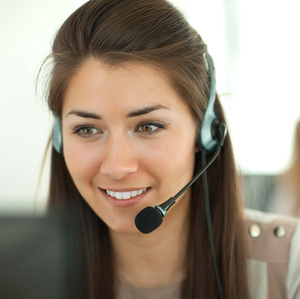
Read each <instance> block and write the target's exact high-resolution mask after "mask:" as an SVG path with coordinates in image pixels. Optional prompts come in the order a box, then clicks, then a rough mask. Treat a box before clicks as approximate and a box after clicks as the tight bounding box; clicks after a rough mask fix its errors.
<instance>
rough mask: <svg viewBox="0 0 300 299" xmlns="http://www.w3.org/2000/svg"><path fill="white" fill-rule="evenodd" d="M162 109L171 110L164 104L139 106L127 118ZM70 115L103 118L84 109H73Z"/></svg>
mask: <svg viewBox="0 0 300 299" xmlns="http://www.w3.org/2000/svg"><path fill="white" fill-rule="evenodd" d="M160 109H167V110H169V108H167V107H165V106H162V105H153V106H147V107H142V108H139V109H137V110H134V111H132V112H129V113H128V114H127V115H126V118H131V117H137V116H140V115H144V114H148V113H150V112H153V111H156V110H160ZM69 115H76V116H79V117H83V118H92V119H97V120H101V119H102V118H103V117H102V116H101V115H98V114H96V113H91V112H87V111H82V110H72V111H70V112H69V113H68V114H67V115H66V117H67V116H69Z"/></svg>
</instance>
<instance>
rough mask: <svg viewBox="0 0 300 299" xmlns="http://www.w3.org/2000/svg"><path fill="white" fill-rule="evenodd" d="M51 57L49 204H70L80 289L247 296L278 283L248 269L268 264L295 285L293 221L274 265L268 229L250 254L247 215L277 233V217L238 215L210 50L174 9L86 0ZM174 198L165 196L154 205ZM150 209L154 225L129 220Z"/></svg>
mask: <svg viewBox="0 0 300 299" xmlns="http://www.w3.org/2000/svg"><path fill="white" fill-rule="evenodd" d="M49 57H50V58H51V59H52V62H53V69H52V74H51V77H50V81H49V94H48V105H49V108H50V110H51V111H52V112H53V114H54V116H55V118H56V126H55V129H54V131H53V132H54V134H53V135H54V137H53V148H52V157H51V161H52V165H51V182H50V193H49V202H48V207H49V211H52V210H54V209H56V208H60V209H62V210H63V211H64V212H70V213H71V218H72V220H73V222H72V224H73V225H74V227H75V228H76V232H77V241H78V243H77V244H75V246H74V248H76V249H79V254H80V256H79V259H80V263H81V266H80V269H78V276H79V284H80V286H81V292H82V294H81V297H82V298H105V299H113V298H116V299H124V298H143V299H144V298H156V299H169V298H172V299H179V298H182V299H183V298H184V299H199V298H226V299H240V298H243V299H247V298H249V296H250V295H249V286H250V294H251V296H252V298H267V297H266V296H265V297H262V296H261V294H262V293H264V292H265V293H266V292H268V291H270V293H269V295H270V297H272V293H271V291H272V292H274V290H275V289H274V288H271V286H272V284H270V285H266V284H258V283H255V279H257V278H259V279H260V281H265V282H266V281H271V278H270V277H271V276H270V277H269V276H268V275H270V273H276V275H277V276H276V277H275V278H274V280H272V281H274V282H275V281H276V282H278V281H280V284H277V283H276V285H280V288H281V289H280V291H281V293H282V294H286V293H287V281H289V282H290V281H291V282H292V288H290V290H289V294H292V296H293V295H295V296H297V295H299V289H300V288H298V287H297V286H298V283H299V281H297V279H295V277H296V276H297V275H294V276H293V278H292V279H291V278H290V276H289V278H288V280H287V279H286V276H285V275H286V273H287V271H285V269H286V268H287V264H288V263H290V265H292V266H291V267H289V273H292V274H295V273H296V274H297V273H298V272H299V270H295V269H294V268H293V265H294V263H293V261H294V260H295V259H296V258H297V253H298V254H299V252H300V250H298V249H299V246H298V245H297V243H296V242H295V241H294V240H297V236H296V235H297V234H299V225H298V226H297V223H296V222H295V221H294V220H293V221H292V220H285V221H287V222H284V223H288V234H287V236H288V237H287V238H286V239H285V240H283V242H281V243H280V244H281V246H282V247H280V248H283V249H284V254H285V255H284V257H286V258H285V259H284V262H283V263H282V264H281V267H282V268H280V269H281V270H282V271H267V270H266V269H267V266H268V263H269V262H270V260H269V259H268V254H267V255H263V256H260V255H259V254H257V251H256V250H255V249H256V248H258V245H259V246H261V247H262V248H265V247H266V246H267V245H266V242H267V241H268V240H269V238H267V236H268V234H266V236H265V237H263V238H259V239H258V241H257V242H254V241H253V240H252V239H251V240H250V241H251V242H248V243H249V244H250V245H249V244H248V247H249V252H250V253H249V256H248V255H247V246H246V229H245V227H247V228H248V226H249V225H252V224H253V221H254V224H255V225H256V226H255V227H256V228H257V226H258V225H262V227H264V228H266V230H268V231H269V232H271V233H272V232H273V230H274V229H273V228H272V225H273V222H272V221H271V220H270V219H272V218H267V219H265V218H264V217H261V216H256V214H252V213H251V214H249V215H250V216H247V217H249V218H251V219H250V220H246V219H245V218H244V213H243V210H242V207H241V201H240V197H239V189H238V185H239V184H238V180H237V172H236V168H235V162H234V157H233V153H232V147H231V141H230V137H229V136H226V124H225V117H224V114H223V110H222V107H221V105H220V102H219V98H218V96H217V95H216V92H215V83H216V82H215V72H214V67H213V62H212V59H211V57H210V55H209V53H208V52H207V47H206V45H205V44H204V42H203V41H202V39H201V37H200V35H199V34H198V33H197V32H196V31H195V30H194V29H193V28H192V27H191V26H190V25H189V24H188V22H187V21H186V20H185V19H184V17H183V15H182V14H181V13H180V12H179V11H178V10H176V9H175V8H174V7H173V6H172V5H171V4H169V3H168V2H167V1H165V0H147V1H145V0H122V1H120V0H93V1H89V2H87V3H86V4H84V5H83V6H82V7H80V8H79V9H78V10H76V11H75V12H74V13H73V14H72V15H71V16H70V17H69V18H68V19H67V20H66V21H65V23H64V24H63V25H62V27H61V28H60V30H59V31H58V33H57V35H56V38H55V41H54V44H53V48H52V53H51V55H50V56H49ZM50 58H49V59H50ZM207 137H208V138H207ZM225 137H226V138H225ZM57 140H58V141H59V140H60V141H59V142H58V144H57V142H56V141H57ZM221 147H222V149H221ZM206 159H207V160H208V162H207V163H206ZM206 169H207V170H206ZM195 174H196V176H195V177H194V175H195ZM199 174H203V180H197V178H198V177H199ZM191 184H193V185H192V187H191V188H187V186H190V185H191ZM174 194H176V195H175V196H174ZM175 197H176V199H177V201H176V204H172V205H170V206H172V207H171V208H170V206H168V207H167V208H165V206H164V204H161V203H162V202H164V203H165V201H166V200H168V198H170V199H172V198H175ZM177 197H178V198H177ZM153 206H154V208H152V207H153ZM169 208H170V209H169ZM145 209H146V211H147V212H146V213H148V211H150V212H149V213H150V214H151V215H150V216H151V217H152V216H153V215H154V214H155V215H159V217H160V219H161V218H162V216H165V217H164V221H163V223H162V225H161V226H159V227H158V228H155V230H154V231H153V230H151V231H148V230H147V231H146V232H145V231H143V230H141V229H140V228H139V226H138V225H137V226H136V225H135V224H136V222H137V221H136V219H137V218H138V217H137V215H141V212H140V211H145ZM149 209H150V210H149ZM165 209H166V210H167V209H169V210H168V213H167V214H166V210H165ZM153 211H154V212H153ZM149 213H148V214H149ZM152 214H153V215H152ZM143 215H144V214H143ZM247 215H248V214H247ZM253 215H254V216H253ZM147 217H148V216H147ZM151 217H148V218H147V219H146V220H145V221H146V222H149V223H150V225H152V224H151V222H153V219H152V218H151ZM138 219H139V218H138ZM160 219H159V220H160ZM143 221H144V220H143ZM155 221H156V220H155ZM251 221H252V222H251ZM264 222H265V223H264ZM149 223H146V224H147V225H148V224H149ZM276 223H277V222H276ZM251 227H252V226H251ZM251 227H250V228H251ZM255 227H254V228H255ZM296 227H298V229H297V228H296ZM250 231H251V232H252V230H250ZM276 231H277V230H276ZM294 232H295V233H294ZM247 235H248V233H247ZM256 236H257V229H256ZM276 244H277V243H276V242H274V244H273V245H272V244H271V245H272V246H269V247H270V248H277V247H276ZM291 244H292V245H291ZM295 244H296V245H295ZM268 245H269V244H268ZM290 247H291V251H289V250H290ZM289 252H291V254H290V255H289ZM247 258H250V259H251V260H253V262H252V263H251V265H250V266H251V273H250V274H251V275H250V278H254V280H253V279H252V280H251V279H248V274H247V270H248V269H250V267H249V268H247V266H248V264H249V263H248V261H247ZM262 263H263V267H261V265H262ZM272 265H273V266H274V264H273V263H272ZM276 269H277V270H278V268H276ZM290 269H291V270H290ZM271 270H272V269H271ZM294 271H295V272H294ZM297 271H298V272H297ZM298 277H299V276H298ZM268 279H269V280H268ZM249 281H251V284H250V285H249ZM265 293H264V294H265ZM275 293H277V289H276V291H275ZM284 296H285V295H284ZM284 296H283V297H284ZM292 296H290V298H296V297H292ZM272 298H275V297H272Z"/></svg>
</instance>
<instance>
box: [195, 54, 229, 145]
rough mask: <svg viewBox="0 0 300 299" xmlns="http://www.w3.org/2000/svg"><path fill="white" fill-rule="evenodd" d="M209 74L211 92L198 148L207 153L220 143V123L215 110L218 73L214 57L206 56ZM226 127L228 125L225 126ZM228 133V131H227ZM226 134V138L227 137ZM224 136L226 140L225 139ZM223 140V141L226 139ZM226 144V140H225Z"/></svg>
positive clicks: (198, 140)
mask: <svg viewBox="0 0 300 299" xmlns="http://www.w3.org/2000/svg"><path fill="white" fill-rule="evenodd" d="M205 60H206V63H207V68H208V72H209V75H210V80H209V81H210V90H209V95H208V102H207V108H206V110H205V113H204V117H203V121H202V123H201V124H200V129H199V136H198V138H197V146H198V148H199V149H202V148H204V149H205V150H207V151H211V150H213V149H214V148H215V147H216V146H217V145H218V143H219V141H218V139H219V138H218V130H219V125H220V122H219V120H218V118H217V115H216V113H215V110H214V105H215V99H216V72H215V66H214V62H213V60H212V57H211V56H210V55H209V54H208V53H207V54H205ZM224 126H225V127H226V125H225V124H224ZM226 132H227V130H226ZM226 132H225V136H226ZM225 136H224V138H225ZM224 138H223V139H224ZM223 142H224V140H223Z"/></svg>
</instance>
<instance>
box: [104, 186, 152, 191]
mask: <svg viewBox="0 0 300 299" xmlns="http://www.w3.org/2000/svg"><path fill="white" fill-rule="evenodd" d="M100 189H102V190H105V191H106V190H109V191H114V192H131V191H137V190H141V189H148V188H147V187H134V188H122V189H121V188H100Z"/></svg>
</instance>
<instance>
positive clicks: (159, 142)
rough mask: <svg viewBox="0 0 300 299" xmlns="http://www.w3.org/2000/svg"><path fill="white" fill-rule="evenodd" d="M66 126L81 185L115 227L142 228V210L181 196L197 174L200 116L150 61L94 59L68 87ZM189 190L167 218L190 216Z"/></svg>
mask: <svg viewBox="0 0 300 299" xmlns="http://www.w3.org/2000/svg"><path fill="white" fill-rule="evenodd" d="M62 128H63V129H62V130H63V147H64V158H65V162H66V165H67V167H68V169H69V172H70V174H71V176H72V179H73V180H74V183H75V185H76V187H77V188H78V190H79V192H80V193H81V195H82V196H83V198H84V199H85V200H86V202H87V203H88V204H89V205H90V207H91V208H92V209H93V210H94V212H95V213H96V214H97V215H98V216H99V217H100V218H101V219H102V220H103V221H104V222H105V223H106V224H107V225H108V227H109V228H110V229H112V230H114V231H116V232H126V233H138V231H137V229H136V227H135V225H134V219H135V216H136V215H137V213H138V212H139V211H141V210H142V209H143V208H145V207H147V206H155V205H158V204H161V203H162V202H164V201H166V200H167V199H169V198H170V197H171V196H174V195H175V194H176V193H177V192H178V191H179V190H180V189H181V188H182V187H183V186H184V185H185V184H186V183H187V182H188V181H189V180H190V179H191V177H192V175H193V171H194V159H195V151H196V146H195V136H196V122H195V120H194V119H193V117H192V114H191V111H190V109H189V107H188V106H187V104H186V103H185V102H184V101H183V100H181V99H180V97H179V96H178V95H177V94H176V92H175V91H174V90H173V89H172V87H171V85H170V83H169V82H168V80H167V79H166V77H165V76H164V75H163V74H162V72H160V71H159V70H157V69H154V68H153V67H151V66H149V65H146V64H139V63H134V62H127V63H124V64H122V66H118V67H108V66H107V65H105V64H103V63H101V62H100V61H97V60H89V61H87V62H86V63H85V64H84V65H83V66H82V67H81V68H80V69H79V70H78V71H77V73H76V74H75V75H74V76H73V77H72V79H71V81H70V83H69V85H68V88H67V90H66V94H65V98H64V104H63V115H62ZM189 197H190V195H189V192H186V193H185V194H184V195H183V196H181V198H179V199H178V200H177V201H176V204H175V205H173V206H172V208H171V209H170V211H169V212H168V214H167V216H166V218H167V217H169V218H170V219H171V218H173V220H172V221H175V222H176V221H177V220H176V219H180V217H178V216H176V215H187V211H188V206H189ZM172 215H173V216H172ZM181 218H182V217H181Z"/></svg>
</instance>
